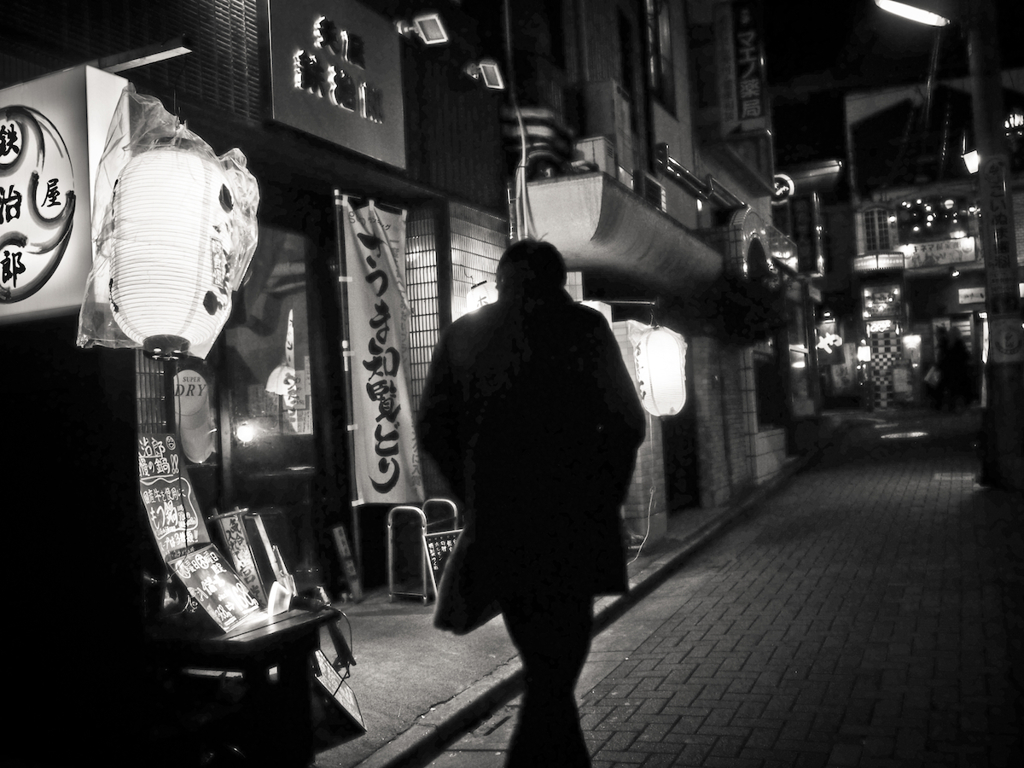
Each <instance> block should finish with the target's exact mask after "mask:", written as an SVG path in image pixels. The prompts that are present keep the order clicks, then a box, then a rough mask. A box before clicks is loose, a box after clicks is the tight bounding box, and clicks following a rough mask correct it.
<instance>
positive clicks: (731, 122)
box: [714, 0, 768, 135]
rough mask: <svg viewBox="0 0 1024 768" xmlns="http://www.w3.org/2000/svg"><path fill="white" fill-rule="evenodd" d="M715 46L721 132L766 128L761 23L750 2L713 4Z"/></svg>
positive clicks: (753, 4) (766, 106)
mask: <svg viewBox="0 0 1024 768" xmlns="http://www.w3.org/2000/svg"><path fill="white" fill-rule="evenodd" d="M714 24H715V46H716V58H717V70H718V95H719V103H720V107H721V115H722V117H721V121H722V133H723V134H725V135H729V134H736V133H750V132H755V131H763V130H766V129H767V128H768V89H767V87H766V84H765V82H766V81H765V68H764V53H763V41H762V33H761V20H760V18H759V15H758V10H757V6H756V4H755V3H753V2H751V0H731V2H719V3H717V4H716V5H715V21H714Z"/></svg>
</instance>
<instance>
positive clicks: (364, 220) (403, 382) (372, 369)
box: [339, 195, 423, 502]
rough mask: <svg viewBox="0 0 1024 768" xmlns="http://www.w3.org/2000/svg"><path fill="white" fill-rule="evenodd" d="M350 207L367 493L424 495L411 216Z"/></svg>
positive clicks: (370, 496) (356, 394) (356, 382)
mask: <svg viewBox="0 0 1024 768" xmlns="http://www.w3.org/2000/svg"><path fill="white" fill-rule="evenodd" d="M339 202H340V203H341V204H342V205H343V207H344V212H345V233H344V236H345V251H346V265H347V271H348V273H349V274H350V275H351V280H352V283H351V288H350V289H349V291H348V295H349V299H350V304H349V325H350V332H351V336H352V348H353V354H354V356H355V359H356V360H358V361H359V362H358V364H356V365H353V366H352V371H351V376H352V400H353V410H354V419H355V426H356V428H357V431H356V434H355V438H356V447H355V451H354V453H355V460H356V472H357V478H356V482H357V486H358V492H359V496H360V497H361V498H362V499H364V500H366V501H370V502H381V501H384V502H395V501H397V500H409V499H416V498H422V494H423V492H422V485H423V481H422V475H421V472H420V467H419V456H418V452H417V450H416V438H415V434H414V431H413V426H412V420H411V418H406V416H407V411H406V410H405V408H407V404H408V403H409V402H410V399H409V398H410V395H409V382H408V363H407V359H408V351H407V348H408V343H409V338H408V333H409V311H410V310H409V302H408V298H407V296H406V293H405V284H404V266H403V263H402V262H403V261H404V239H405V214H404V212H402V211H394V210H388V209H386V208H382V207H378V206H376V205H375V204H374V203H373V202H372V201H370V202H369V204H368V205H367V206H365V207H360V208H359V209H355V208H353V207H352V205H351V203H350V201H349V198H347V197H345V196H342V195H339Z"/></svg>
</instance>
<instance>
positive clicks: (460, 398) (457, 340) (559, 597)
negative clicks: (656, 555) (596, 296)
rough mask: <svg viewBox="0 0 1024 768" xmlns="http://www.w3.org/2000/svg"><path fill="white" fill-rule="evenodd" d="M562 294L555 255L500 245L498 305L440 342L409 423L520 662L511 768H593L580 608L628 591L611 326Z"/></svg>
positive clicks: (634, 425)
mask: <svg viewBox="0 0 1024 768" xmlns="http://www.w3.org/2000/svg"><path fill="white" fill-rule="evenodd" d="M565 281H566V269H565V263H564V261H563V259H562V255H561V254H560V253H559V252H558V250H557V249H556V248H555V247H554V246H553V245H551V244H550V243H545V242H541V241H535V240H521V241H519V242H517V243H515V244H513V245H511V246H510V247H509V248H508V249H507V250H506V251H505V253H504V254H503V255H502V257H501V259H500V260H499V262H498V267H497V288H498V299H497V301H496V302H495V303H494V304H489V305H486V306H484V307H482V308H480V309H478V310H476V311H475V312H473V313H471V314H468V315H465V316H464V317H462V318H459V319H458V320H456V321H455V322H454V323H452V325H451V326H450V327H449V328H448V329H447V330H446V331H445V333H443V334H442V337H441V340H440V342H439V343H438V346H437V349H436V350H435V353H434V357H433V359H432V361H431V364H430V368H429V371H428V375H427V380H426V384H425V388H424V392H423V396H422V400H421V410H420V418H419V424H418V431H419V441H420V446H421V448H422V449H423V452H424V453H425V455H426V456H428V457H430V458H431V459H432V460H433V461H434V462H435V465H436V468H437V470H438V472H439V473H440V475H441V476H442V477H443V478H444V479H445V480H446V481H447V483H448V485H449V487H450V491H451V493H452V495H453V496H454V497H455V498H456V499H457V501H458V502H459V503H460V504H461V505H462V507H463V509H464V512H465V519H466V531H472V546H473V547H475V548H477V552H476V555H477V559H478V561H479V562H483V563H485V564H486V569H485V572H484V573H482V574H479V579H478V583H476V584H475V585H474V586H475V587H476V588H477V589H479V590H482V591H483V592H485V593H487V594H489V595H490V596H493V598H494V599H495V600H496V601H497V604H498V606H499V607H500V609H501V614H502V617H503V619H504V622H505V626H506V628H507V630H508V633H509V636H510V638H511V639H512V642H513V644H514V645H515V647H516V649H517V651H518V652H519V655H520V659H521V661H522V664H523V670H524V674H525V692H524V697H523V705H522V708H521V709H520V713H519V719H518V721H517V723H516V727H515V731H514V734H513V737H512V743H511V746H510V749H509V752H508V758H507V765H508V766H509V768H519V767H520V766H529V767H530V768H540V767H541V766H548V765H551V766H555V765H557V766H560V767H564V768H574V767H576V766H582V767H586V766H589V765H590V755H589V752H588V750H587V747H586V743H585V741H584V739H583V734H582V731H581V729H580V724H579V713H578V710H577V708H576V701H575V686H576V681H577V679H578V678H579V674H580V671H581V669H582V667H583V664H584V662H585V661H586V657H587V654H588V653H589V650H590V642H591V634H592V631H593V598H594V597H595V596H596V595H599V594H616V593H622V592H625V591H626V589H627V588H628V580H627V574H626V560H625V542H624V537H623V531H622V524H621V519H620V515H619V507H620V505H621V504H622V502H623V500H624V498H625V495H626V491H627V489H628V486H629V482H630V480H631V478H632V474H633V469H634V466H635V462H636V451H637V448H638V447H639V445H640V443H641V442H642V440H643V437H644V434H645V429H646V421H645V417H644V412H643V410H642V408H641V406H640V401H639V398H638V397H637V394H636V390H635V387H634V385H633V382H632V379H631V378H630V376H629V373H628V371H627V370H626V367H625V363H624V361H623V359H622V355H621V353H620V351H619V347H618V344H617V343H616V341H615V337H614V335H613V334H612V331H611V328H610V327H609V325H608V323H607V322H606V321H605V319H604V318H603V317H602V316H601V314H600V313H598V312H596V311H594V310H592V309H590V308H588V307H584V306H581V305H579V304H576V303H575V302H573V300H572V298H571V297H570V296H569V294H568V293H567V292H566V291H565V288H564V286H565ZM466 531H464V533H465V532H466Z"/></svg>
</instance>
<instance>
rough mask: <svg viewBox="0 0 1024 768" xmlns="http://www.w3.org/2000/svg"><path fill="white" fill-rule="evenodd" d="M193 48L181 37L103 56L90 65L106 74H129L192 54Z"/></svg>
mask: <svg viewBox="0 0 1024 768" xmlns="http://www.w3.org/2000/svg"><path fill="white" fill-rule="evenodd" d="M192 47H193V46H192V43H191V42H190V41H189V39H188V38H187V37H185V36H184V35H181V36H179V37H175V38H173V39H171V40H167V41H165V42H162V43H154V44H153V45H147V46H144V47H142V48H133V49H132V50H130V51H125V52H124V53H116V54H113V55H111V56H103V57H102V58H99V59H94V60H93V61H91V62H89V64H90V66H93V67H96V69H102V70H103V71H105V72H111V73H118V72H127V71H128V70H130V69H138V68H139V67H145V66H147V65H149V64H156V63H157V62H159V61H166V60H167V59H174V58H177V57H178V56H184V55H186V54H189V53H192Z"/></svg>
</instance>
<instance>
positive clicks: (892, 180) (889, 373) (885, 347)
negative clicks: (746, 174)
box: [846, 71, 1024, 409]
mask: <svg viewBox="0 0 1024 768" xmlns="http://www.w3.org/2000/svg"><path fill="white" fill-rule="evenodd" d="M1003 83H1004V101H1005V109H1006V114H1005V116H1004V118H1005V119H1004V125H1005V130H1006V136H1007V140H1008V145H1009V149H1010V156H1009V162H1010V176H1009V188H1008V193H1009V198H1010V199H1009V200H1008V201H1007V202H1008V204H1009V205H1011V206H1012V209H1013V210H1014V211H1015V215H1014V219H1015V226H1016V238H1017V242H1020V237H1021V234H1022V226H1024V225H1022V224H1021V222H1020V219H1021V211H1024V188H1022V178H1024V177H1022V172H1024V156H1022V154H1021V151H1022V146H1024V142H1022V140H1021V136H1022V133H1021V124H1022V121H1024V118H1022V115H1024V101H1022V99H1024V91H1022V90H1021V87H1020V83H1021V73H1020V72H1019V71H1016V72H1006V73H1004V78H1003ZM971 103H972V97H971V84H970V82H969V81H967V80H964V79H960V80H950V81H945V82H940V83H937V84H926V83H922V84H919V85H916V86H906V87H901V88H890V89H880V90H875V91H864V92H852V93H850V94H848V95H847V97H846V128H847V131H846V132H847V138H848V161H849V165H850V169H851V174H852V177H853V178H852V183H851V189H852V192H853V195H852V201H853V213H854V221H855V237H856V240H855V242H856V254H855V256H854V260H853V263H852V272H853V275H854V281H853V283H854V290H855V292H856V294H857V295H856V301H857V310H858V313H859V318H858V321H859V324H860V333H859V336H860V339H861V345H862V348H863V352H862V357H863V358H864V363H865V368H864V373H865V377H866V379H867V382H868V384H869V386H870V392H871V394H870V405H871V407H874V408H879V409H884V408H892V407H897V406H898V405H900V404H916V405H925V404H934V402H933V398H932V395H933V394H934V392H933V390H932V389H931V388H930V387H929V386H928V385H927V384H926V383H925V382H924V377H925V376H926V375H927V372H928V370H929V369H930V368H931V366H932V365H933V364H934V363H935V362H936V359H937V346H938V338H939V336H940V331H939V329H941V328H944V329H947V330H952V329H956V332H957V333H958V334H959V335H960V336H961V337H962V339H963V340H964V343H965V345H966V347H967V349H968V352H969V354H970V357H971V363H972V365H971V370H970V380H971V387H970V392H971V395H970V397H971V398H973V399H975V400H976V401H979V402H982V403H984V399H985V391H984V384H985V377H984V375H983V374H984V368H985V362H986V354H987V351H988V346H989V345H988V323H987V312H986V302H985V292H986V278H985V255H984V253H982V246H981V238H980V236H979V235H980V233H979V215H978V210H979V198H980V195H981V190H980V188H979V180H978V175H977V167H976V165H974V166H972V165H971V164H970V161H971V159H972V154H973V155H974V156H976V154H977V153H976V152H972V150H974V148H975V144H974V139H973V125H972V106H971ZM1017 261H1018V264H1020V263H1021V260H1020V257H1019V254H1018V257H1017Z"/></svg>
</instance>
